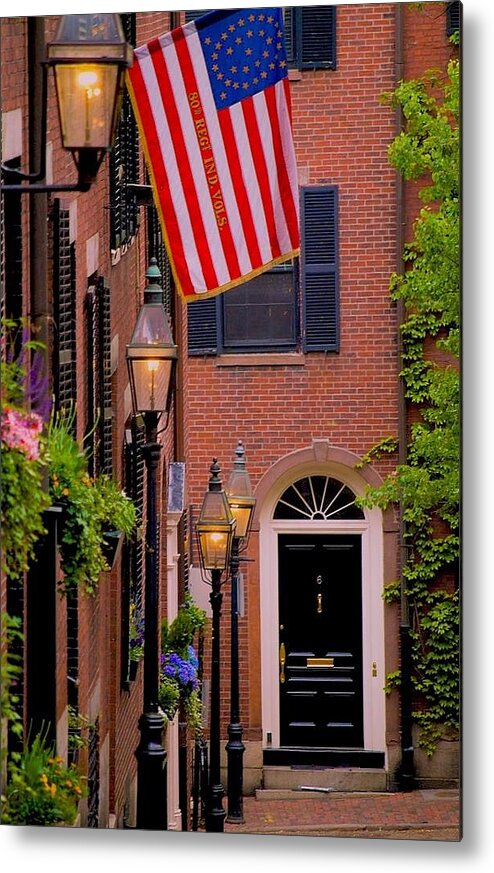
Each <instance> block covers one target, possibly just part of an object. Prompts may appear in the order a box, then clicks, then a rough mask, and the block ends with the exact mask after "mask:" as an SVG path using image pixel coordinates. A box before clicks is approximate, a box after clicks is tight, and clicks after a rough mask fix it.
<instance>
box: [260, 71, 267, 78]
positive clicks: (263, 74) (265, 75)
mask: <svg viewBox="0 0 494 873" xmlns="http://www.w3.org/2000/svg"><path fill="white" fill-rule="evenodd" d="M267 78H268V74H267V73H266V70H263V71H262V73H261V79H267Z"/></svg>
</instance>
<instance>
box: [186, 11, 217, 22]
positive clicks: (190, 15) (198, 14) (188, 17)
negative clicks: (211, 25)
mask: <svg viewBox="0 0 494 873" xmlns="http://www.w3.org/2000/svg"><path fill="white" fill-rule="evenodd" d="M212 11H213V10H212V9H186V10H185V23H186V24H188V23H189V21H194V18H200V17H201V15H206V12H212Z"/></svg>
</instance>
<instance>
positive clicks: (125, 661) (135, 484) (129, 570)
mask: <svg viewBox="0 0 494 873" xmlns="http://www.w3.org/2000/svg"><path fill="white" fill-rule="evenodd" d="M139 422H140V419H135V418H133V419H132V423H131V426H130V428H128V429H127V430H126V438H125V439H126V441H125V447H124V464H125V491H126V494H128V496H129V497H130V498H131V499H132V501H133V503H134V506H135V508H136V527H135V530H134V533H133V534H132V536H131V537H130V539H128V540H126V542H125V545H124V559H123V562H122V564H123V582H124V584H123V592H122V622H123V623H124V625H123V627H122V682H123V684H124V685H126V683H127V682H128V681H129V672H130V662H129V641H130V626H129V620H130V606H131V604H133V605H134V607H135V610H136V613H137V615H139V616H141V617H143V616H144V597H143V579H144V540H143V536H144V534H143V519H144V478H145V464H144V457H143V454H142V450H143V447H144V444H145V442H146V436H145V431H144V427H143V426H142V424H140V423H139Z"/></svg>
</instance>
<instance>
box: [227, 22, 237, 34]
mask: <svg viewBox="0 0 494 873" xmlns="http://www.w3.org/2000/svg"><path fill="white" fill-rule="evenodd" d="M228 30H229V31H230V33H233V31H234V30H235V25H234V24H230V26H229V28H228Z"/></svg>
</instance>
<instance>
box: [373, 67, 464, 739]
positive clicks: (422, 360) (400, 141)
mask: <svg viewBox="0 0 494 873" xmlns="http://www.w3.org/2000/svg"><path fill="white" fill-rule="evenodd" d="M386 99H387V100H389V101H390V103H391V104H392V105H394V106H400V107H401V108H402V111H403V117H404V120H405V129H404V130H403V131H402V132H401V133H400V134H399V136H397V137H396V138H395V140H394V141H393V142H392V144H391V146H390V149H389V158H390V161H391V163H392V165H393V166H394V167H396V168H397V169H398V170H399V171H400V172H401V173H402V175H403V176H404V178H405V179H421V180H423V181H424V185H423V187H422V188H421V190H420V198H421V200H422V202H423V204H424V205H423V207H422V208H421V209H420V212H419V215H418V218H417V220H416V222H415V225H414V237H413V240H412V241H411V242H410V243H409V244H408V245H406V247H405V252H404V261H405V265H406V269H405V271H404V272H403V273H400V274H394V275H393V276H392V277H391V282H390V292H391V298H392V299H393V300H401V301H403V304H404V310H405V319H404V322H403V325H402V343H403V353H402V362H403V369H402V373H401V375H402V378H403V382H404V386H405V396H406V398H407V400H408V402H409V405H410V408H414V409H416V410H417V412H418V413H419V414H418V415H416V416H415V418H416V419H418V420H416V422H415V423H414V424H413V425H412V426H411V428H410V433H409V442H408V447H407V459H406V463H403V464H399V465H398V466H397V467H396V469H395V470H394V471H393V472H392V473H391V475H389V476H388V477H387V478H386V479H385V481H384V482H383V484H382V485H381V486H380V487H379V488H369V489H368V491H367V493H366V495H365V497H364V498H361V499H360V500H359V501H358V502H359V503H360V505H362V506H379V507H380V508H382V509H385V508H386V507H387V506H389V504H397V505H400V507H401V512H402V518H403V522H404V528H405V543H406V545H407V547H408V548H407V552H408V560H407V562H406V564H405V567H404V568H403V577H404V584H405V590H406V594H407V596H408V599H409V603H410V607H411V614H412V616H413V628H412V644H413V653H412V658H413V665H414V676H413V681H414V686H415V689H416V691H417V694H418V695H419V697H420V699H421V700H422V701H423V706H422V707H421V708H420V709H419V710H418V711H417V712H416V713H414V717H415V719H416V721H417V723H418V724H419V726H420V742H421V745H422V746H423V747H424V748H425V750H426V752H427V753H428V754H429V755H430V754H432V753H433V751H434V749H435V747H436V744H437V740H438V738H439V737H440V736H441V734H442V732H443V731H444V730H445V729H453V730H457V729H458V727H459V603H458V592H457V590H456V588H457V579H456V567H457V562H458V555H459V497H460V375H459V364H458V358H459V353H460V294H459V284H460V274H459V271H460V204H459V161H460V149H459V64H458V61H456V60H453V61H451V62H450V63H449V65H448V70H447V77H445V78H444V77H441V76H440V74H439V73H437V72H435V71H431V72H429V73H427V74H426V75H425V76H424V77H423V78H422V79H418V80H413V81H409V82H402V83H401V84H400V85H399V86H398V88H397V89H396V91H395V92H394V93H393V94H391V95H389V94H388V95H386ZM395 445H396V444H395ZM392 447H393V440H392V438H390V437H389V438H385V439H384V440H383V441H381V443H380V444H378V445H377V446H374V447H373V448H372V449H371V450H370V451H369V452H368V453H367V455H366V456H365V458H364V459H363V462H364V463H369V462H370V461H371V460H372V458H373V457H378V456H380V455H382V454H383V452H384V451H387V452H389V451H390V450H392ZM446 576H449V577H450V578H451V577H454V583H453V585H451V584H445V577H446ZM399 594H400V583H399V582H394V583H392V584H391V585H390V586H388V587H387V589H386V591H385V592H384V599H385V601H386V602H392V601H394V600H396V599H397V597H398V596H399ZM397 683H399V673H394V674H392V675H391V674H390V676H388V689H389V688H391V687H393V686H395V685H396V684H397Z"/></svg>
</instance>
